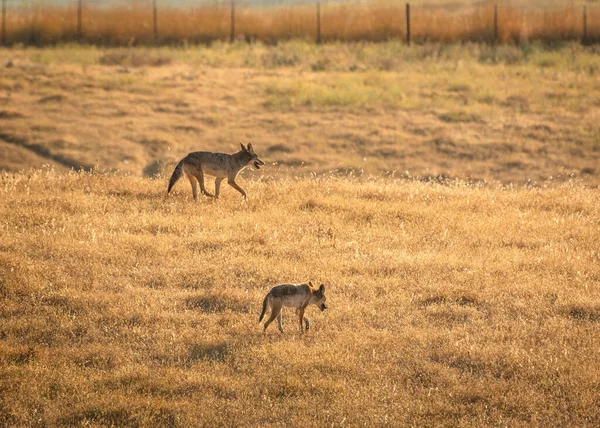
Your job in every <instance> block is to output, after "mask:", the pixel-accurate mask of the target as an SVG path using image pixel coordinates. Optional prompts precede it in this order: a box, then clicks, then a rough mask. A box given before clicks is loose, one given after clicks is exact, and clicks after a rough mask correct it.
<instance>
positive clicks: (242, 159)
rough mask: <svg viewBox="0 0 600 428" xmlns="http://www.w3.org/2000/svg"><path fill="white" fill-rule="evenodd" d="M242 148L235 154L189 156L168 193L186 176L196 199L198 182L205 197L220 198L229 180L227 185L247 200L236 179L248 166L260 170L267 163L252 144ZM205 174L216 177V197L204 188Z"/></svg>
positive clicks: (173, 180) (178, 165)
mask: <svg viewBox="0 0 600 428" xmlns="http://www.w3.org/2000/svg"><path fill="white" fill-rule="evenodd" d="M240 146H241V150H240V151H239V152H237V153H233V154H227V153H213V152H192V153H190V154H188V155H187V156H186V157H184V158H183V159H182V160H181V161H180V162H179V163H178V164H177V166H176V167H175V170H174V171H173V174H172V175H171V179H170V180H169V188H168V189H167V193H170V192H171V189H172V188H173V186H174V185H175V183H176V182H177V180H179V179H180V178H181V176H182V175H185V176H186V177H187V178H188V180H190V184H191V185H192V194H193V195H194V199H197V197H198V191H197V188H196V181H197V182H198V183H200V191H201V192H202V194H203V195H206V196H210V197H215V198H218V197H219V190H220V188H221V182H222V181H223V180H224V179H225V178H227V184H229V185H230V186H231V187H233V188H234V189H236V190H237V191H238V192H240V193H241V194H242V197H243V198H244V199H246V192H245V191H244V189H242V188H241V187H240V186H238V185H237V183H236V182H235V177H237V175H238V174H239V173H240V171H241V170H243V169H244V168H246V167H247V166H250V165H253V166H254V168H256V169H260V167H261V166H263V165H264V164H265V163H264V162H263V161H262V160H260V159H259V158H258V155H257V154H256V153H254V148H253V147H252V144H248V147H246V146H244V144H243V143H240ZM204 174H209V175H212V176H214V177H216V179H215V194H214V195H211V194H210V193H208V192H207V191H206V187H204Z"/></svg>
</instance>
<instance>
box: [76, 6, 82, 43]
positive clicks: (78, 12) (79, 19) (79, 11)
mask: <svg viewBox="0 0 600 428" xmlns="http://www.w3.org/2000/svg"><path fill="white" fill-rule="evenodd" d="M82 9H83V0H77V41H78V42H81V16H82V13H83V12H82Z"/></svg>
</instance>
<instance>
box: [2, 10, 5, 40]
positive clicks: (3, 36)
mask: <svg viewBox="0 0 600 428" xmlns="http://www.w3.org/2000/svg"><path fill="white" fill-rule="evenodd" d="M5 44H6V0H2V45H5Z"/></svg>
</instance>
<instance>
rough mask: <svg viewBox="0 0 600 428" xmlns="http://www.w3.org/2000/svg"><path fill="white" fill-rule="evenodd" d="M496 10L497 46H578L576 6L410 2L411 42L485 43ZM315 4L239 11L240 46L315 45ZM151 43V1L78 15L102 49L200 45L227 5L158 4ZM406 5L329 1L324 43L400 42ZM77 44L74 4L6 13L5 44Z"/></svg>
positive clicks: (227, 14)
mask: <svg viewBox="0 0 600 428" xmlns="http://www.w3.org/2000/svg"><path fill="white" fill-rule="evenodd" d="M494 4H497V5H498V7H499V9H498V10H499V12H498V39H499V41H501V42H524V41H534V40H537V41H545V42H556V41H557V40H581V38H582V35H583V3H582V2H568V3H566V4H565V2H561V1H558V2H542V1H537V2H533V3H532V2H530V1H525V0H523V1H497V2H493V1H490V2H477V3H475V4H474V3H473V2H470V1H438V2H431V1H429V2H422V1H416V2H412V12H411V29H412V39H413V40H414V41H417V42H419V41H430V42H436V41H437V42H456V41H478V42H479V41H491V40H493V37H494V31H493V23H494ZM587 15H588V16H587V22H588V34H587V35H588V37H587V40H586V41H587V42H589V43H593V42H598V41H600V26H599V25H598V22H599V21H600V7H598V6H597V5H596V4H591V3H590V4H587ZM316 17H317V13H316V6H315V4H300V5H279V6H271V7H248V5H243V4H238V5H237V7H236V12H235V34H236V36H237V37H238V38H241V39H245V40H248V41H250V40H261V41H263V42H268V43H273V42H276V41H281V40H287V39H293V38H303V39H309V40H315V38H316V32H317V24H316V19H317V18H316ZM157 31H158V34H157V37H155V36H154V17H153V10H152V3H151V2H149V1H148V2H135V1H134V2H131V3H130V4H129V5H113V6H107V5H100V6H97V5H96V6H94V5H86V6H85V7H84V8H83V11H82V35H81V41H82V42H84V43H95V44H106V45H132V44H181V43H198V42H200V43H206V42H211V41H215V40H229V38H230V35H231V10H230V5H229V2H223V3H221V4H220V5H219V4H205V5H200V6H195V7H194V6H187V7H173V6H168V5H164V6H163V4H161V2H160V1H159V2H158V9H157ZM405 34H406V15H405V2H395V3H393V2H392V3H390V2H383V1H375V2H352V3H344V2H341V3H339V2H332V3H324V4H323V5H321V37H322V40H324V41H328V40H329V41H333V40H338V41H356V40H363V41H364V40H368V41H385V40H390V39H404V37H405ZM77 39H78V34H77V8H76V5H75V3H72V4H68V5H66V6H50V5H44V4H43V3H37V4H36V3H34V4H33V5H28V6H26V7H19V6H14V7H13V8H11V9H9V11H8V13H7V43H10V44H14V43H25V44H34V45H35V44H48V43H57V42H58V43H64V42H69V41H75V40H77Z"/></svg>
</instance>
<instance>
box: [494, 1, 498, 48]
mask: <svg viewBox="0 0 600 428" xmlns="http://www.w3.org/2000/svg"><path fill="white" fill-rule="evenodd" d="M497 43H498V5H497V4H495V5H494V44H497Z"/></svg>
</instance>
